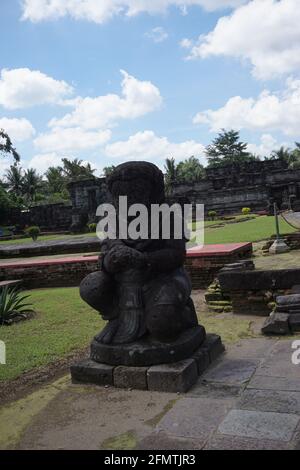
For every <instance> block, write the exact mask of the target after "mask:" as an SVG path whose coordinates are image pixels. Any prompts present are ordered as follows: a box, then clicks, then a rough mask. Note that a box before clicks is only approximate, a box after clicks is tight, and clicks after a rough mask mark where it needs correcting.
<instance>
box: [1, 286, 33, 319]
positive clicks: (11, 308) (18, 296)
mask: <svg viewBox="0 0 300 470" xmlns="http://www.w3.org/2000/svg"><path fill="white" fill-rule="evenodd" d="M28 297H29V295H23V294H22V292H20V290H19V289H18V288H17V287H8V286H5V287H3V288H2V289H1V290H0V325H4V324H9V323H11V322H12V321H13V319H14V318H16V317H24V316H25V314H26V313H30V312H33V310H32V308H31V304H30V303H25V300H26V299H27V298H28Z"/></svg>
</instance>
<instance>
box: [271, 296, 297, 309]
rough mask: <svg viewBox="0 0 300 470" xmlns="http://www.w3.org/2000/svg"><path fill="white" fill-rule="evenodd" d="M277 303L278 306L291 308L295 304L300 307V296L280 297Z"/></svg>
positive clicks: (277, 298)
mask: <svg viewBox="0 0 300 470" xmlns="http://www.w3.org/2000/svg"><path fill="white" fill-rule="evenodd" d="M276 303H277V305H278V306H279V305H281V306H282V305H286V306H290V305H295V304H299V305H300V294H290V295H279V296H278V297H276Z"/></svg>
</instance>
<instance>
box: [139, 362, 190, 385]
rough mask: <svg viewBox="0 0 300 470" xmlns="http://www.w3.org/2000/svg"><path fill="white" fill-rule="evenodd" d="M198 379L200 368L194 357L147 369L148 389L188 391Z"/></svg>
mask: <svg viewBox="0 0 300 470" xmlns="http://www.w3.org/2000/svg"><path fill="white" fill-rule="evenodd" d="M197 380H198V370H197V364H196V361H195V360H194V359H186V360H185V361H180V362H177V363H175V364H161V365H156V366H152V367H149V369H148V371H147V383H148V389H149V390H152V391H158V392H175V393H176V392H186V391H187V390H189V389H190V388H191V386H192V385H193V384H194V383H195V382H196V381H197Z"/></svg>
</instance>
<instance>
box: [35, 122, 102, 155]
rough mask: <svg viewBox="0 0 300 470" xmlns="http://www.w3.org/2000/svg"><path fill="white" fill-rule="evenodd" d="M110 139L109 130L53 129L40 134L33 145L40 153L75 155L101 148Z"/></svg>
mask: <svg viewBox="0 0 300 470" xmlns="http://www.w3.org/2000/svg"><path fill="white" fill-rule="evenodd" d="M110 138H111V131H110V130H102V131H86V130H84V129H81V128H79V127H70V128H67V129H61V128H54V129H52V131H51V132H49V133H45V134H40V135H39V136H38V137H37V138H36V139H35V140H34V145H35V147H36V148H37V149H38V150H40V151H42V152H49V153H51V152H73V153H75V154H77V153H78V152H81V151H85V150H92V149H95V148H98V147H101V146H102V145H104V144H106V143H107V142H108V141H109V139H110Z"/></svg>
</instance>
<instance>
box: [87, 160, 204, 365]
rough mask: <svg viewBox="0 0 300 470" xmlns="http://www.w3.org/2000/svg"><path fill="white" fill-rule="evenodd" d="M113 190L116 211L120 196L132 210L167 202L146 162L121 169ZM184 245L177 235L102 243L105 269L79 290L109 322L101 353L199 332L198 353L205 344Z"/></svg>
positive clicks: (158, 176)
mask: <svg viewBox="0 0 300 470" xmlns="http://www.w3.org/2000/svg"><path fill="white" fill-rule="evenodd" d="M108 188H109V191H110V193H111V196H112V201H113V204H114V206H115V207H116V208H117V207H118V203H119V196H127V198H128V206H130V205H131V204H134V203H140V204H144V205H145V206H146V207H147V208H150V206H151V204H162V203H164V202H165V193H164V178H163V174H162V172H161V171H160V170H159V169H158V168H157V167H156V166H155V165H153V164H151V163H147V162H127V163H124V164H121V165H119V166H118V167H117V168H116V169H115V170H114V172H113V173H112V175H111V176H110V177H108ZM185 243H186V240H185V239H181V240H178V239H174V237H173V239H172V236H171V239H169V240H164V239H162V237H160V239H155V240H152V239H146V240H144V239H138V240H130V239H126V240H123V239H114V240H110V239H105V240H104V241H103V242H102V243H101V255H100V262H101V270H100V271H97V272H95V273H92V274H89V275H88V276H87V277H86V278H85V279H84V280H83V281H82V283H81V286H80V294H81V297H82V298H83V300H84V301H85V302H87V303H88V304H89V305H90V306H91V307H93V308H94V309H95V310H97V311H99V313H100V314H101V315H102V317H103V319H104V320H107V321H108V323H107V324H106V326H105V327H104V329H103V330H102V331H101V332H100V333H99V334H98V335H97V336H96V337H95V339H94V343H93V344H94V346H95V348H96V349H97V350H99V349H101V345H103V347H104V345H106V346H114V345H126V344H130V343H134V342H138V341H147V342H148V343H151V344H152V343H153V342H154V343H155V344H157V343H172V342H174V341H177V340H178V338H180V336H181V335H182V334H183V333H184V332H185V331H187V330H189V331H190V330H191V329H195V328H196V330H197V328H198V330H197V331H198V333H197V334H196V336H197V340H195V341H194V345H193V348H194V349H195V347H199V345H200V344H201V342H203V341H204V339H205V330H204V328H203V327H201V333H200V332H199V326H198V321H197V316H196V312H195V308H194V304H193V301H192V299H191V297H190V294H191V282H190V279H189V277H188V275H187V273H186V271H185V269H184V268H183V263H184V259H185V253H186V251H185ZM102 350H103V348H102V349H101V351H102ZM190 352H191V351H190ZM94 359H95V357H94ZM100 359H103V358H102V357H101V358H100ZM95 360H96V359H95ZM177 360H178V359H177ZM170 361H171V359H170ZM116 362H117V361H116ZM160 362H163V361H160ZM166 362H168V361H166Z"/></svg>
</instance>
